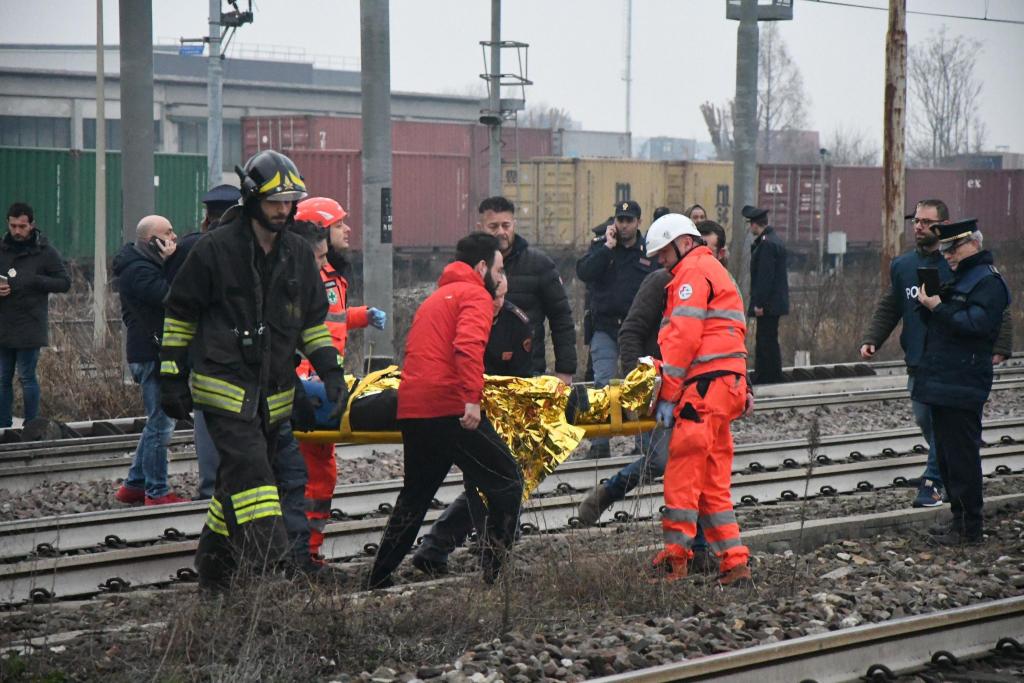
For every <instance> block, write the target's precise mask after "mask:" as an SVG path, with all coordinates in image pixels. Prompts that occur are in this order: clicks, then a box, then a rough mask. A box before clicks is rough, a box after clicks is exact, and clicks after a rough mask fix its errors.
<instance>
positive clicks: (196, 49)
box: [178, 45, 206, 56]
mask: <svg viewBox="0 0 1024 683" xmlns="http://www.w3.org/2000/svg"><path fill="white" fill-rule="evenodd" d="M205 47H206V46H205V45H181V46H180V47H178V54H179V55H199V56H202V54H203V49H204V48H205Z"/></svg>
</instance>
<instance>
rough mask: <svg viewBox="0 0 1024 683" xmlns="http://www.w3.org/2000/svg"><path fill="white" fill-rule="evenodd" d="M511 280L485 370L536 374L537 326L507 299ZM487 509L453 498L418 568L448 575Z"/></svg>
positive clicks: (475, 499) (501, 291) (421, 551)
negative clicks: (451, 563)
mask: <svg viewBox="0 0 1024 683" xmlns="http://www.w3.org/2000/svg"><path fill="white" fill-rule="evenodd" d="M507 291H508V283H507V280H503V281H502V282H501V284H500V285H499V286H498V290H497V292H495V298H494V309H495V314H494V324H493V325H492V326H491V334H490V336H489V337H488V338H487V349H486V350H485V351H484V372H485V373H487V374H488V375H507V376H511V377H532V376H533V326H532V325H531V324H530V316H528V315H527V314H526V312H525V311H523V310H522V309H521V308H519V307H518V306H516V305H515V304H514V303H512V302H511V301H508V300H506V299H505V293H506V292H507ZM486 514H487V509H486V507H485V506H484V504H483V501H481V500H480V497H479V496H472V497H471V496H470V495H469V494H467V493H466V492H463V493H461V494H460V495H459V497H458V498H456V499H455V500H454V501H452V503H451V505H449V506H448V507H447V508H446V509H445V511H444V512H443V513H441V516H440V517H438V518H437V521H436V522H434V525H433V526H432V527H431V528H430V533H429V534H426V535H425V536H424V537H423V542H422V543H421V544H420V547H419V548H418V549H417V550H416V554H415V555H413V558H412V564H413V566H414V567H416V568H417V569H419V570H420V571H422V572H425V573H427V574H431V575H435V574H445V573H447V571H448V556H449V555H450V554H451V553H452V551H453V550H455V548H457V547H458V546H460V545H462V544H463V543H464V542H465V540H466V537H467V536H468V535H469V533H470V532H471V531H473V529H474V527H475V528H477V529H483V528H484V517H485V515H486Z"/></svg>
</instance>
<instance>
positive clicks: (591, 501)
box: [579, 484, 615, 526]
mask: <svg viewBox="0 0 1024 683" xmlns="http://www.w3.org/2000/svg"><path fill="white" fill-rule="evenodd" d="M613 502H615V501H613V500H612V494H611V493H610V492H609V491H608V489H607V488H605V486H604V484H598V485H597V486H595V487H594V488H592V489H590V493H588V494H587V497H586V498H584V499H583V502H582V503H580V512H579V520H580V523H581V524H583V526H594V525H595V524H597V520H599V519H601V514H602V513H603V512H604V511H605V510H607V509H608V508H610V507H611V506H612V503H613Z"/></svg>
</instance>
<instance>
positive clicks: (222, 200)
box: [202, 185, 242, 208]
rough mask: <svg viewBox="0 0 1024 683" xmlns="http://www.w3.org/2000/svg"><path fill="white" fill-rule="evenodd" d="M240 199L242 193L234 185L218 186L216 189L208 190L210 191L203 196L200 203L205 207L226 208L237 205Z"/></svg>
mask: <svg viewBox="0 0 1024 683" xmlns="http://www.w3.org/2000/svg"><path fill="white" fill-rule="evenodd" d="M241 198H242V193H241V192H239V190H238V188H237V187H235V186H234V185H218V186H217V187H212V188H210V191H209V192H207V193H206V194H204V195H203V199H202V202H203V204H206V205H207V206H210V205H212V206H213V207H215V208H216V207H218V206H222V207H224V208H227V207H228V206H232V205H234V204H237V203H238V200H239V199H241Z"/></svg>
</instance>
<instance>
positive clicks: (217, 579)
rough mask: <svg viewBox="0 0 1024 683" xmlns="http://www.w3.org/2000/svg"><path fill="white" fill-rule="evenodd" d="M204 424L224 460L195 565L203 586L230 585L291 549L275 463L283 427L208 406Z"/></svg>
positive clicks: (270, 566) (274, 564)
mask: <svg viewBox="0 0 1024 683" xmlns="http://www.w3.org/2000/svg"><path fill="white" fill-rule="evenodd" d="M204 417H205V418H206V426H207V429H208V430H209V432H210V437H211V438H212V439H213V443H214V445H215V446H216V447H217V452H218V453H219V454H220V464H219V466H218V467H217V483H216V485H215V486H214V492H213V498H211V499H210V507H209V509H208V510H207V515H206V524H205V525H204V526H203V530H202V533H201V534H200V536H199V547H198V549H197V550H196V559H195V564H196V570H197V571H198V572H199V584H200V586H202V587H205V588H226V587H228V586H229V585H230V582H231V580H232V579H233V578H234V577H236V576H242V577H246V578H248V577H251V576H258V575H261V574H263V573H265V572H267V571H270V570H271V569H273V568H275V567H277V566H279V565H280V564H281V563H282V561H283V560H284V559H285V557H286V555H287V551H288V541H287V536H286V533H285V525H284V517H283V516H282V509H281V497H280V494H279V492H278V488H277V479H276V476H275V473H274V464H275V461H276V458H277V449H278V443H279V437H280V435H279V427H278V426H277V425H275V426H274V427H270V428H268V427H267V425H266V424H265V422H264V421H263V419H262V418H261V417H259V416H257V417H256V418H254V419H252V420H239V419H235V418H230V417H224V416H221V415H215V414H213V413H212V412H209V411H207V412H206V413H204Z"/></svg>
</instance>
